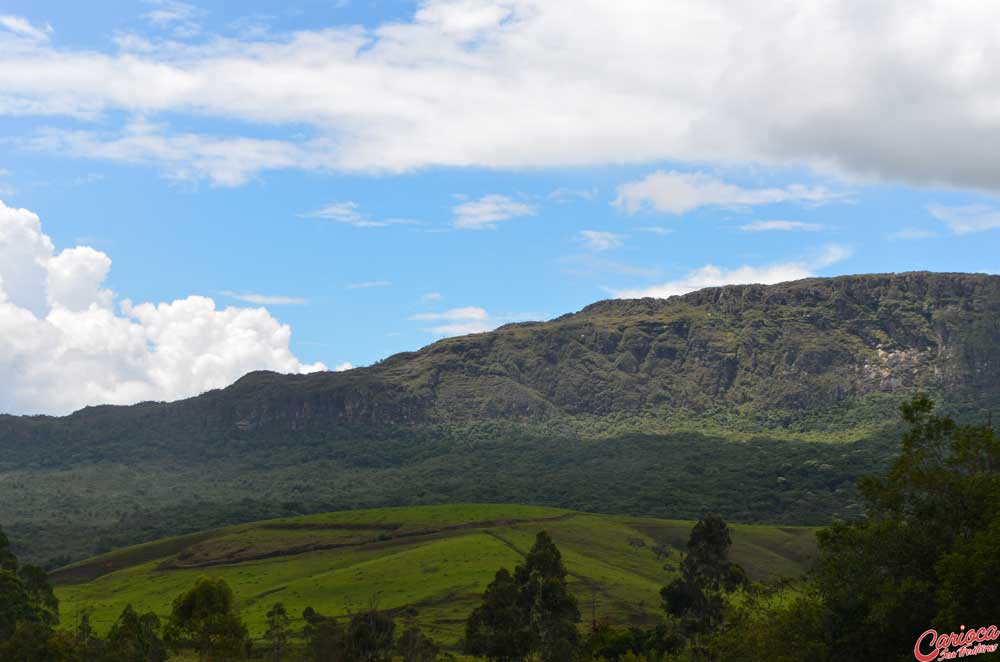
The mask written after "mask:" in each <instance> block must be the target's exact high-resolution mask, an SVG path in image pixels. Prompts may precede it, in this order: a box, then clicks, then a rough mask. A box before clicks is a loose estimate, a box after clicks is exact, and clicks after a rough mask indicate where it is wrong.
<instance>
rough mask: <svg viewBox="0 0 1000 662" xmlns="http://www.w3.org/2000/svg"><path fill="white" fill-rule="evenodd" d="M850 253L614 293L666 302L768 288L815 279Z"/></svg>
mask: <svg viewBox="0 0 1000 662" xmlns="http://www.w3.org/2000/svg"><path fill="white" fill-rule="evenodd" d="M850 255H851V250H850V249H849V248H847V247H845V246H840V245H836V244H833V245H830V246H827V247H826V248H825V249H824V250H823V252H822V253H821V254H819V255H818V256H816V257H815V258H814V259H812V260H808V261H807V260H799V261H790V262H780V263H777V264H771V265H766V266H763V267H753V266H747V265H744V266H741V267H736V268H734V269H724V268H721V267H717V266H715V265H712V264H706V265H705V266H703V267H700V268H698V269H695V270H694V271H692V272H690V273H688V274H687V275H686V276H684V277H683V278H681V279H679V280H675V281H670V282H666V283H661V284H659V285H654V286H652V287H646V288H640V289H632V290H620V291H616V292H615V296H616V297H617V298H619V299H639V298H642V297H657V298H666V297H671V296H676V295H680V294H686V293H688V292H693V291H695V290H700V289H702V288H705V287H719V286H721V285H740V284H748V283H760V284H764V285H770V284H773V283H783V282H786V281H790V280H799V279H801V278H808V277H810V276H815V275H816V271H818V270H820V269H824V268H826V267H829V266H832V265H834V264H836V263H837V262H840V261H842V260H845V259H847V258H848V257H850Z"/></svg>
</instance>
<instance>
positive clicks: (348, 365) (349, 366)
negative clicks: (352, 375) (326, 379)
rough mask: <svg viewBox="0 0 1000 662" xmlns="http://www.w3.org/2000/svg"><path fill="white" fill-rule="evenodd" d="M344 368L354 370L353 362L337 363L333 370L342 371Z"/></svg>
mask: <svg viewBox="0 0 1000 662" xmlns="http://www.w3.org/2000/svg"><path fill="white" fill-rule="evenodd" d="M345 370H354V364H352V363H351V362H350V361H344V362H343V363H338V364H337V365H336V366H334V368H333V371H334V372H344V371H345Z"/></svg>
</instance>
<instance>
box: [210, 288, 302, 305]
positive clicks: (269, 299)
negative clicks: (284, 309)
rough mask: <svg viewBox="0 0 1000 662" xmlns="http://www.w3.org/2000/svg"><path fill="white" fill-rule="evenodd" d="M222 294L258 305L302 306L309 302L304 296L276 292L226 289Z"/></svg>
mask: <svg viewBox="0 0 1000 662" xmlns="http://www.w3.org/2000/svg"><path fill="white" fill-rule="evenodd" d="M221 294H222V295H223V296H227V297H229V298H230V299H236V300H237V301H243V302H245V303H252V304H255V305H258V306H302V305H305V304H307V303H309V301H308V300H307V299H303V298H302V297H289V296H281V295H276V294H255V293H253V292H245V293H241V292H232V291H230V290H225V291H224V292H222V293H221Z"/></svg>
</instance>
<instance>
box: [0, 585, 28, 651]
mask: <svg viewBox="0 0 1000 662" xmlns="http://www.w3.org/2000/svg"><path fill="white" fill-rule="evenodd" d="M34 616H35V610H34V609H32V606H31V601H30V600H29V598H28V591H27V589H26V588H25V586H24V582H23V581H22V580H21V578H20V577H18V576H17V575H16V574H14V573H13V572H11V571H10V570H0V641H5V640H7V639H9V638H10V637H11V636H13V634H14V630H15V629H16V627H17V623H18V622H19V621H24V622H31V621H33V620H34Z"/></svg>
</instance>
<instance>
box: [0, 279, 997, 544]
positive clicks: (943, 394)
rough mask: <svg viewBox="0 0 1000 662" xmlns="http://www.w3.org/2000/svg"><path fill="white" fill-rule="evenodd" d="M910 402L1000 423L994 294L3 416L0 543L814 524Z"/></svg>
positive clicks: (569, 340) (801, 308)
mask: <svg viewBox="0 0 1000 662" xmlns="http://www.w3.org/2000/svg"><path fill="white" fill-rule="evenodd" d="M916 391H925V392H928V393H930V394H931V395H932V396H934V397H935V398H936V399H937V401H938V402H939V403H941V405H942V407H943V408H944V410H945V411H949V412H952V413H954V414H956V415H957V416H958V417H959V418H962V419H971V420H977V419H984V418H985V416H986V415H987V412H988V411H991V410H997V406H998V404H1000V277H996V276H986V275H969V274H930V273H907V274H898V275H894V274H888V275H869V276H846V277H841V278H832V279H819V278H816V279H807V280H803V281H797V282H793V283H785V284H780V285H772V286H759V285H747V286H729V287H723V288H710V289H706V290H702V291H699V292H695V293H692V294H689V295H685V296H682V297H673V298H670V299H639V300H615V301H603V302H599V303H596V304H593V305H591V306H588V307H587V308H585V309H583V310H582V311H580V312H579V313H575V314H571V315H565V316H563V317H560V318H557V319H554V320H552V321H549V322H542V323H526V324H515V325H509V326H506V327H501V328H500V329H497V330H496V331H493V332H490V333H483V334H476V335H471V336H464V337H458V338H449V339H446V340H442V341H439V342H437V343H434V344H432V345H429V346H428V347H426V348H424V349H422V350H420V351H417V352H410V353H404V354H398V355H395V356H392V357H390V358H388V359H386V360H385V361H382V362H380V363H378V364H376V365H373V366H370V367H367V368H360V369H356V370H351V371H348V372H344V373H319V374H311V375H300V376H289V375H278V374H274V373H251V374H249V375H247V376H246V377H244V378H242V379H240V380H239V381H237V382H236V383H235V384H233V385H232V386H230V387H229V388H226V389H223V390H218V391H212V392H209V393H206V394H203V395H201V396H199V397H196V398H191V399H189V400H184V401H180V402H175V403H143V404H139V405H135V406H132V407H91V408H87V409H84V410H82V411H80V412H77V413H75V414H73V415H70V416H67V417H63V418H52V417H10V416H5V417H0V451H2V456H0V497H2V498H0V522H2V523H3V524H4V525H5V526H6V528H7V529H8V531H9V532H10V534H11V538H12V540H13V542H14V544H15V547H16V548H17V549H18V550H19V551H20V552H21V553H23V554H24V555H26V556H27V557H28V558H32V559H35V560H41V561H46V560H49V559H54V561H64V560H66V559H67V558H79V557H82V556H85V555H89V554H92V553H95V552H101V551H106V550H107V549H110V548H112V547H114V546H118V545H122V544H128V543H134V542H138V541H141V540H145V539H152V538H154V537H160V536H163V535H168V534H174V533H183V532H186V531H194V530H200V529H204V528H206V527H210V526H218V525H222V524H229V523H234V522H239V521H249V520H254V519H261V518H264V517H275V516H287V515H295V514H300V513H307V512H319V511H328V510H337V509H343V508H358V507H377V506H386V505H410V504H432V503H445V502H455V501H479V502H482V501H499V502H522V503H524V502H530V503H538V504H545V505H552V506H561V507H569V508H576V509H582V510H591V511H597V512H612V513H614V512H618V513H629V514H643V515H650V516H667V517H684V518H696V517H699V516H701V515H702V514H704V512H706V511H708V510H714V511H717V512H720V513H721V514H723V515H724V516H726V517H727V518H729V519H731V520H734V521H743V522H754V521H768V522H784V523H795V524H824V523H827V522H829V521H830V519H831V517H832V516H834V515H835V514H836V515H840V516H843V517H848V518H849V517H852V516H854V515H855V514H857V513H858V512H859V510H858V502H857V500H856V496H855V492H854V487H853V483H854V480H855V479H856V478H857V477H858V476H859V475H863V474H865V473H869V472H871V471H874V470H877V469H880V468H882V467H884V466H885V464H886V462H887V460H888V458H889V457H891V456H892V455H894V454H895V451H896V448H897V443H898V442H897V441H896V439H898V436H897V435H896V425H897V422H896V415H895V411H896V407H897V405H898V403H899V402H901V401H902V400H903V399H904V398H906V397H908V396H910V395H912V394H913V393H914V392H916ZM195 505H196V506H197V507H192V506H195ZM95 531H96V532H97V533H96V535H95ZM55 557H59V558H55Z"/></svg>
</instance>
